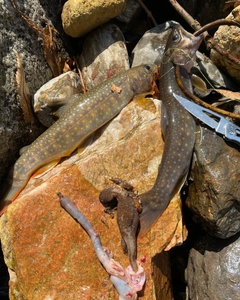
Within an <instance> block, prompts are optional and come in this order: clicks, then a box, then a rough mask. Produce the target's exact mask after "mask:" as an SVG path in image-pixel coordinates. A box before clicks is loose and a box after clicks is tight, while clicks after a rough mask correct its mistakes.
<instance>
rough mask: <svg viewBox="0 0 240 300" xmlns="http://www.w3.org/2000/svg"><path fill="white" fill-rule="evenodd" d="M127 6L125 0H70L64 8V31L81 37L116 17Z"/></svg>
mask: <svg viewBox="0 0 240 300" xmlns="http://www.w3.org/2000/svg"><path fill="white" fill-rule="evenodd" d="M124 8H125V0H108V1H104V0H92V1H83V0H68V1H67V2H66V3H65V4H64V6H63V10H62V24H63V29H64V31H65V32H66V33H67V34H68V35H70V36H72V37H80V36H82V35H84V34H86V33H87V32H89V31H91V30H92V29H94V28H96V27H98V26H99V25H102V24H104V23H106V22H107V21H109V20H110V19H112V18H114V17H116V16H117V15H118V14H120V13H121V12H122V11H123V10H124Z"/></svg>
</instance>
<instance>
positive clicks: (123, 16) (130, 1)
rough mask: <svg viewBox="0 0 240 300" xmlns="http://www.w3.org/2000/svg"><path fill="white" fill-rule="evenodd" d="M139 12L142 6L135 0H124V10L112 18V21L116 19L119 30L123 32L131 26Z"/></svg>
mask: <svg viewBox="0 0 240 300" xmlns="http://www.w3.org/2000/svg"><path fill="white" fill-rule="evenodd" d="M141 12H142V7H141V6H140V4H139V3H138V2H137V1H136V0H126V7H125V9H124V11H123V12H122V13H120V14H119V15H118V16H117V17H116V18H114V22H115V21H116V22H117V25H118V26H119V27H120V28H121V30H122V31H123V32H125V31H127V30H129V29H130V28H131V27H132V25H133V23H134V22H135V21H136V19H137V18H138V17H139V15H140V13H141Z"/></svg>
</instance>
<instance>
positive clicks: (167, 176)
mask: <svg viewBox="0 0 240 300" xmlns="http://www.w3.org/2000/svg"><path fill="white" fill-rule="evenodd" d="M201 40H202V37H194V36H193V35H191V34H190V33H188V32H186V31H185V30H184V29H183V28H182V27H181V26H176V28H173V30H172V32H171V33H170V35H169V39H168V42H167V44H166V48H165V54H164V56H163V61H162V63H161V67H160V70H161V74H160V80H159V92H160V99H161V100H162V103H163V106H164V110H163V111H164V112H165V116H164V118H163V119H165V120H166V121H167V124H166V126H164V141H165V145H164V151H163V155H162V160H161V163H160V165H159V167H158V175H157V178H156V181H155V183H154V185H153V187H152V188H151V189H150V190H148V191H147V192H145V193H143V194H141V195H139V200H140V201H141V202H142V213H141V215H140V224H141V225H140V233H139V235H140V236H143V235H144V234H146V233H147V232H148V231H149V229H150V228H151V227H152V226H153V225H154V223H155V222H156V221H157V219H158V218H159V217H160V216H161V214H162V213H163V211H164V210H165V209H166V208H167V206H168V204H169V202H170V201H171V199H172V198H173V196H174V195H175V194H176V193H177V192H178V191H179V190H180V189H181V187H182V185H183V183H184V181H185V179H186V175H187V172H188V170H189V166H190V162H191V157H192V152H193V147H194V143H195V127H196V124H195V120H194V118H193V117H192V116H191V115H190V114H189V113H188V112H187V111H186V110H185V109H184V108H183V107H182V105H181V104H180V103H179V102H178V101H177V100H176V99H175V98H174V96H173V92H174V93H176V94H179V95H183V96H185V95H184V94H183V92H182V91H181V89H180V87H179V86H178V83H177V81H176V79H175V67H174V64H179V65H180V66H184V65H186V64H187V62H188V61H189V57H190V58H191V57H192V56H193V55H194V53H195V52H196V50H197V49H198V47H199V45H200V43H201ZM181 72H182V75H183V76H184V82H185V85H186V84H187V85H188V88H191V82H190V78H189V77H188V74H187V72H186V70H185V68H183V67H181ZM185 97H186V96H185Z"/></svg>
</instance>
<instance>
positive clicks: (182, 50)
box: [163, 25, 203, 66]
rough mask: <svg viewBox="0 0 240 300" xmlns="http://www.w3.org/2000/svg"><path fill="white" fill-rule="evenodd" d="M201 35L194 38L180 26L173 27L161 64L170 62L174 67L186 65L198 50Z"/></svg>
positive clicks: (201, 38)
mask: <svg viewBox="0 0 240 300" xmlns="http://www.w3.org/2000/svg"><path fill="white" fill-rule="evenodd" d="M202 40H203V35H199V36H194V35H193V34H191V33H189V32H188V31H186V30H185V29H183V27H182V26H181V25H176V26H174V27H173V29H172V31H171V33H170V35H169V37H168V41H167V44H166V48H165V49H166V50H165V53H164V59H163V63H164V62H165V63H166V62H168V61H169V60H171V61H172V63H174V64H175V65H181V66H184V65H186V64H187V63H188V62H189V61H191V60H192V58H193V56H194V55H195V53H196V51H197V50H198V48H199V46H200V44H201V42H202Z"/></svg>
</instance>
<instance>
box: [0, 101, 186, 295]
mask: <svg viewBox="0 0 240 300" xmlns="http://www.w3.org/2000/svg"><path fill="white" fill-rule="evenodd" d="M162 148H163V141H162V138H161V130H160V112H159V101H158V100H151V99H145V98H140V97H138V98H137V99H135V100H134V101H133V102H131V103H130V104H129V105H128V106H127V107H125V108H124V109H123V110H122V112H121V113H120V114H119V115H118V116H117V117H116V118H115V119H114V120H112V121H111V122H110V123H109V124H108V125H106V126H104V128H102V129H101V130H100V131H98V132H97V133H96V134H95V140H94V142H93V143H92V145H90V146H89V147H88V148H87V149H86V150H85V151H84V152H83V153H82V155H81V156H79V155H78V154H77V153H74V154H73V155H72V156H71V157H70V158H68V159H65V160H63V161H62V163H61V164H59V165H57V166H56V167H55V168H53V169H51V170H50V171H49V172H48V173H46V174H44V175H43V176H42V177H40V178H36V179H31V180H30V182H29V184H28V185H27V187H26V188H25V189H24V190H23V192H22V193H21V194H20V197H19V198H18V199H17V200H16V201H15V202H13V204H11V205H10V206H9V207H8V209H7V211H6V212H5V214H4V215H3V216H2V217H1V219H0V238H1V242H2V249H3V252H4V256H5V261H6V264H7V266H8V268H9V273H10V295H11V299H20V298H24V299H39V297H40V295H41V298H42V299H46V298H55V299H59V300H61V299H65V298H66V297H67V298H68V299H69V300H71V299H74V300H75V299H80V298H81V299H88V298H94V299H101V298H103V299H105V298H106V299H109V298H112V299H116V298H117V295H116V291H115V290H114V288H113V287H112V285H111V283H110V281H109V279H108V275H107V273H106V272H105V270H104V269H103V268H102V267H101V265H100V263H99V261H98V260H97V258H96V255H95V253H94V250H93V248H92V244H91V241H90V239H89V237H88V235H87V234H86V233H85V232H84V231H83V229H82V228H81V227H80V226H79V225H78V224H77V223H76V222H75V221H74V220H73V219H72V218H71V217H70V216H69V215H68V214H67V213H66V212H65V211H64V210H63V209H62V208H61V207H60V205H59V201H58V197H57V194H56V193H57V192H61V193H62V194H63V195H66V196H67V197H68V198H70V199H71V200H72V201H74V203H75V204H76V205H77V206H78V208H79V209H80V210H81V211H82V212H83V214H84V215H85V216H86V217H87V218H88V219H89V220H90V222H91V223H92V224H93V226H94V228H95V230H96V231H97V232H98V233H99V235H100V238H101V241H102V244H103V245H104V246H105V247H107V248H109V249H110V250H111V251H113V253H114V259H115V260H117V261H119V262H120V263H121V264H122V265H123V266H125V267H126V266H127V265H128V264H129V262H128V259H127V256H124V255H123V253H122V250H121V245H120V241H121V236H120V233H119V231H118V228H117V224H116V218H114V219H111V218H110V217H109V216H108V215H105V214H104V213H103V206H102V205H101V203H100V201H99V199H98V196H99V192H100V190H102V189H103V188H105V187H106V186H108V185H109V184H112V183H111V182H110V181H109V177H118V178H122V179H124V180H127V181H128V182H129V183H131V184H132V185H133V186H134V187H135V191H138V192H139V193H141V192H144V191H146V190H148V189H149V188H150V187H151V186H152V184H153V182H154V180H155V178H156V176H157V170H158V164H159V162H160V160H161V153H162V150H163V149H162ZM180 207H181V205H180V201H179V198H178V197H175V198H174V199H173V200H172V201H171V203H170V205H169V207H168V209H167V210H166V211H165V212H164V213H163V215H162V217H161V218H160V219H159V221H158V222H157V223H156V225H155V226H154V227H153V228H152V230H151V232H150V233H149V234H147V235H146V236H144V237H143V238H141V239H139V240H138V259H141V257H145V258H146V263H142V264H143V265H144V268H145V271H146V274H147V278H146V285H145V289H144V296H143V297H142V299H149V300H152V299H156V296H155V292H154V290H156V294H157V295H162V298H163V299H167V300H168V299H169V300H170V299H172V294H171V282H170V274H169V273H170V271H169V270H170V266H169V264H167V257H168V255H167V254H166V253H163V254H162V255H159V253H161V252H162V251H163V249H165V248H166V247H168V248H170V247H171V246H174V245H176V243H177V244H179V243H182V242H183V240H184V239H185V238H186V231H185V229H184V226H183V224H182V218H181V209H180ZM155 255H156V256H155ZM153 257H154V258H153ZM152 258H153V259H152ZM152 267H154V274H152ZM36 270H37V272H36ZM161 274H164V276H161ZM160 276H161V282H162V283H161V286H160V285H159V278H160ZM158 299H159V298H158Z"/></svg>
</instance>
